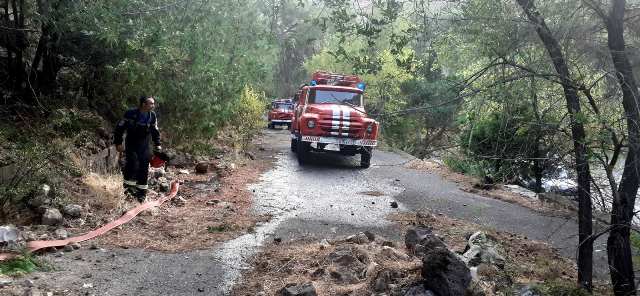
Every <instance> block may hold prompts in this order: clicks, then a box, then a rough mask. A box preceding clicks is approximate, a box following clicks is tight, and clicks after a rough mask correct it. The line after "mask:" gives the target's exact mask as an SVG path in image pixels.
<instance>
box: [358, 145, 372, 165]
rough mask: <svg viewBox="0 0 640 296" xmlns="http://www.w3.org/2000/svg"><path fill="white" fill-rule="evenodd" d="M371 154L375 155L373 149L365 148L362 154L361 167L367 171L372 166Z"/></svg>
mask: <svg viewBox="0 0 640 296" xmlns="http://www.w3.org/2000/svg"><path fill="white" fill-rule="evenodd" d="M371 154H373V150H372V149H371V148H368V147H365V148H363V149H362V152H361V153H360V167H362V168H365V169H366V168H368V167H370V166H371Z"/></svg>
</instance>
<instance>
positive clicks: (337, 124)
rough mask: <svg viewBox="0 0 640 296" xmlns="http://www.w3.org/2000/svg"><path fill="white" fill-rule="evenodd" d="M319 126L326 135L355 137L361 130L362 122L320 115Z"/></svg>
mask: <svg viewBox="0 0 640 296" xmlns="http://www.w3.org/2000/svg"><path fill="white" fill-rule="evenodd" d="M319 127H320V129H322V131H323V132H324V134H325V135H326V136H334V137H335V136H338V137H347V138H356V137H358V135H359V134H361V132H362V128H363V127H362V123H361V122H358V121H356V120H353V119H348V120H345V119H344V118H340V117H338V116H335V117H334V116H322V117H321V118H320V122H319Z"/></svg>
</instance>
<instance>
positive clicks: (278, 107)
mask: <svg viewBox="0 0 640 296" xmlns="http://www.w3.org/2000/svg"><path fill="white" fill-rule="evenodd" d="M271 109H273V110H282V111H284V112H287V111H291V110H293V104H291V103H273V104H272V106H271Z"/></svg>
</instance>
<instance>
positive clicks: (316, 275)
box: [311, 268, 325, 278]
mask: <svg viewBox="0 0 640 296" xmlns="http://www.w3.org/2000/svg"><path fill="white" fill-rule="evenodd" d="M324 274H325V270H324V268H318V269H316V270H314V271H313V272H312V273H311V277H312V278H319V277H321V276H323V275H324Z"/></svg>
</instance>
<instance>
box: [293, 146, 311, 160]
mask: <svg viewBox="0 0 640 296" xmlns="http://www.w3.org/2000/svg"><path fill="white" fill-rule="evenodd" d="M310 148H311V145H310V144H309V143H308V142H302V141H299V142H298V143H296V150H297V151H296V154H297V156H298V164H300V165H304V164H306V163H307V161H308V160H309V150H311V149H310Z"/></svg>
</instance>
